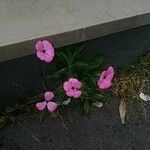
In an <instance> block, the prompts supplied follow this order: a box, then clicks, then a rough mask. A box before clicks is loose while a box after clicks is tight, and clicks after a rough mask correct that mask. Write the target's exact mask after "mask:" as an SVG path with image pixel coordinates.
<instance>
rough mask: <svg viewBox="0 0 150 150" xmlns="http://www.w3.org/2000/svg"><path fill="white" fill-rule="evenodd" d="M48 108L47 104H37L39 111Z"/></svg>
mask: <svg viewBox="0 0 150 150" xmlns="http://www.w3.org/2000/svg"><path fill="white" fill-rule="evenodd" d="M45 107H46V102H39V103H36V108H37V109H38V110H44V108H45Z"/></svg>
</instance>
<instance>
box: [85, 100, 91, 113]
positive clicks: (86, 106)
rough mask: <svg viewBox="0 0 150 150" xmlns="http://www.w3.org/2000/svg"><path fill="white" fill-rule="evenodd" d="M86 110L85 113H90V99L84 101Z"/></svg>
mask: <svg viewBox="0 0 150 150" xmlns="http://www.w3.org/2000/svg"><path fill="white" fill-rule="evenodd" d="M84 111H85V114H88V113H89V111H90V105H89V101H88V100H85V101H84Z"/></svg>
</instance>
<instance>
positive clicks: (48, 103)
mask: <svg viewBox="0 0 150 150" xmlns="http://www.w3.org/2000/svg"><path fill="white" fill-rule="evenodd" d="M35 48H36V54H37V57H38V58H39V59H40V60H41V61H44V62H46V63H50V62H51V61H52V60H53V59H54V56H55V50H54V47H53V45H52V43H50V42H49V41H47V40H43V41H38V42H37V43H36V45H35ZM113 77H114V69H113V67H112V66H110V67H109V68H108V69H106V70H104V71H103V72H102V73H101V74H100V76H99V79H98V81H97V87H98V88H99V89H101V90H105V89H108V88H110V87H111V86H112V79H113ZM83 84H84V83H82V82H81V81H80V80H78V79H77V78H76V77H74V76H72V77H70V78H68V79H66V81H64V83H62V90H63V91H64V94H65V96H66V97H69V98H70V99H79V98H81V97H82V95H84V91H83V89H82V86H83ZM92 88H96V87H92ZM70 99H69V100H70ZM52 100H54V93H53V92H51V91H46V92H45V93H44V100H42V101H41V102H38V103H37V104H36V107H37V109H38V110H40V111H42V110H44V109H46V108H47V109H48V110H49V111H50V112H53V111H55V110H56V109H57V108H58V105H59V104H58V103H56V102H54V101H52Z"/></svg>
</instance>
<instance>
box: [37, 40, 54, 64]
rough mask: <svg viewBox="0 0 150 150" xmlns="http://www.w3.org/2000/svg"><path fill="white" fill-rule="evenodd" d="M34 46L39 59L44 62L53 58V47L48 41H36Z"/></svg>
mask: <svg viewBox="0 0 150 150" xmlns="http://www.w3.org/2000/svg"><path fill="white" fill-rule="evenodd" d="M35 48H36V51H37V57H38V58H39V59H40V60H43V61H45V62H51V61H52V60H53V58H54V55H55V52H54V47H53V46H52V44H51V43H50V42H49V41H47V40H43V41H38V42H37V43H36V44H35Z"/></svg>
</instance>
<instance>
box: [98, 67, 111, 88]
mask: <svg viewBox="0 0 150 150" xmlns="http://www.w3.org/2000/svg"><path fill="white" fill-rule="evenodd" d="M113 77H114V68H113V67H111V66H110V67H109V68H108V69H107V70H105V71H103V72H102V74H101V76H100V78H99V80H98V83H97V84H98V87H99V88H100V89H108V88H109V87H111V86H112V79H113Z"/></svg>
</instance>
